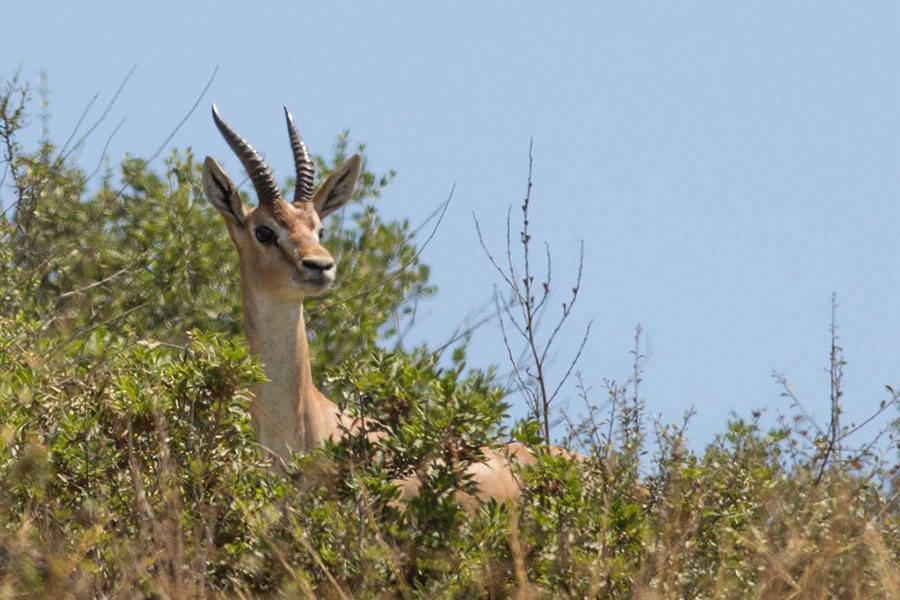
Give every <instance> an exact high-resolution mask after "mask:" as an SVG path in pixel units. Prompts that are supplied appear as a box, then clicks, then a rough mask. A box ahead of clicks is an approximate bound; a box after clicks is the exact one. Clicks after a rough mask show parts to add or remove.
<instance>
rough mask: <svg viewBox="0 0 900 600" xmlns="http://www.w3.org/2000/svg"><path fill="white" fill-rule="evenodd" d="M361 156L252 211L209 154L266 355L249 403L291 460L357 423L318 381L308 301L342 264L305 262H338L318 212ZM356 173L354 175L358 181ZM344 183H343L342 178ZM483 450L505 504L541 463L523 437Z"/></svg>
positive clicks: (409, 485) (251, 332)
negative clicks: (306, 195)
mask: <svg viewBox="0 0 900 600" xmlns="http://www.w3.org/2000/svg"><path fill="white" fill-rule="evenodd" d="M359 162H360V161H359V157H358V156H354V157H352V158H351V159H350V160H348V161H347V163H345V164H344V165H343V166H342V167H341V168H339V169H338V170H337V171H336V172H335V173H334V174H333V175H332V176H331V177H330V178H329V179H328V180H327V181H326V182H325V183H323V184H322V186H321V187H320V188H319V190H318V191H317V192H316V194H315V195H314V196H313V200H312V201H311V202H298V203H294V204H292V203H288V202H286V201H285V200H283V199H281V198H279V199H278V200H276V201H275V202H274V203H273V204H262V205H260V206H258V207H256V208H255V209H252V210H250V209H247V208H246V207H244V206H243V205H242V204H241V203H240V198H239V196H238V194H237V191H236V188H235V187H234V184H233V183H232V182H231V180H230V178H229V177H228V175H226V174H225V172H224V171H223V170H222V168H221V167H220V166H219V165H218V163H216V162H215V161H214V160H213V159H212V158H209V157H207V159H206V161H205V163H204V165H203V181H204V189H205V191H206V194H207V197H208V198H209V200H210V202H211V203H212V204H213V205H214V206H215V207H216V208H217V209H218V210H219V212H220V213H222V215H223V216H224V217H225V222H226V225H227V226H228V231H229V233H230V234H231V238H232V240H233V241H234V244H235V246H236V248H237V250H238V255H239V257H240V272H241V283H242V297H243V302H244V326H245V329H246V333H247V339H248V341H249V343H250V349H251V351H252V352H253V353H254V354H256V355H258V356H259V358H260V361H261V363H262V365H263V369H264V371H265V373H266V376H267V378H268V381H266V382H264V383H260V384H258V385H257V386H256V387H255V389H254V399H253V400H252V402H251V404H250V414H251V418H252V421H253V426H254V428H255V429H256V431H257V434H258V436H259V443H260V444H261V445H262V446H263V447H264V448H266V449H267V450H268V451H270V452H271V453H273V454H274V455H275V456H277V457H280V458H281V459H287V458H288V457H289V455H290V451H294V452H308V451H310V450H313V449H315V448H317V447H319V446H320V445H321V444H322V443H323V442H324V441H325V440H327V439H335V438H337V437H338V436H339V435H341V431H342V428H341V426H340V425H341V424H343V425H344V427H347V428H349V429H350V430H353V428H354V424H353V423H352V422H351V418H350V417H349V416H348V415H346V414H343V413H342V412H341V411H340V409H339V408H338V406H337V405H336V404H334V403H333V402H331V401H330V400H329V399H328V398H326V397H325V395H324V394H322V392H321V391H319V390H318V388H316V386H315V384H314V383H313V380H312V372H311V369H310V360H309V345H308V343H307V337H306V323H305V320H304V316H303V299H304V298H305V297H307V296H313V295H318V294H320V293H322V292H324V291H325V290H326V289H327V288H328V287H329V286H330V285H331V282H332V281H333V277H334V267H332V268H331V269H330V277H326V276H324V275H322V276H321V277H320V276H319V275H321V274H319V275H317V274H316V273H314V272H311V271H310V270H309V269H306V268H304V266H303V264H302V261H304V260H309V259H319V260H321V261H326V262H328V261H330V262H331V263H333V262H334V261H333V259H332V257H331V255H330V254H329V252H328V250H326V249H325V248H324V247H323V246H322V245H321V243H320V242H319V237H318V229H319V228H320V227H321V223H320V216H319V212H318V210H321V209H322V207H323V206H326V204H327V207H326V208H325V209H324V212H325V213H326V214H327V213H328V212H331V211H333V210H335V208H336V206H340V205H341V204H343V203H345V202H346V201H347V200H349V198H350V195H351V194H352V191H353V187H354V185H355V181H356V178H357V176H358V174H359V168H360V165H359ZM348 176H349V177H352V180H351V181H350V183H349V184H347V183H346V182H347V180H348ZM336 181H340V182H341V183H340V185H335V182H336ZM335 190H337V191H335ZM326 196H327V198H326ZM260 226H265V227H268V228H269V229H271V230H272V231H273V232H275V233H276V234H277V236H278V242H277V244H272V245H266V244H263V243H260V242H259V241H258V240H257V239H256V237H255V234H254V232H255V230H256V228H258V227H260ZM552 451H553V452H564V451H562V450H559V449H554V450H552ZM483 453H484V460H483V462H480V463H477V464H474V465H472V466H471V467H470V472H471V473H472V474H473V475H474V481H475V482H476V484H477V487H478V494H477V497H478V499H479V500H481V501H484V500H486V499H488V498H494V499H496V500H498V501H501V502H502V501H504V500H506V499H508V498H515V497H518V496H519V494H520V493H521V485H520V482H519V481H518V479H517V478H516V469H515V468H513V466H512V461H518V462H519V463H522V464H532V463H533V462H534V461H535V457H534V455H532V453H531V452H530V451H529V450H528V449H527V448H525V447H524V446H522V445H521V444H507V445H505V446H501V447H498V448H485V449H484V450H483ZM400 486H401V492H402V495H403V497H406V498H409V497H410V496H411V495H413V494H415V493H416V490H417V489H418V487H419V485H418V482H417V481H416V480H415V479H408V480H405V481H402V482H400ZM459 500H460V502H461V503H462V504H463V505H464V506H465V507H466V508H467V509H469V510H472V509H474V508H475V507H476V506H477V505H478V502H477V501H476V500H475V499H474V498H471V497H469V496H463V497H460V498H459Z"/></svg>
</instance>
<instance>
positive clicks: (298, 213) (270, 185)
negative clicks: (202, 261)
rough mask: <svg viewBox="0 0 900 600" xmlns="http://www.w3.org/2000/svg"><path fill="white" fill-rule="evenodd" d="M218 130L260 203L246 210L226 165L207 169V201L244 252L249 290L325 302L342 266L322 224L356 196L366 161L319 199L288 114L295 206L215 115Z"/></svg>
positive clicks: (346, 167)
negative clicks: (338, 265) (325, 239)
mask: <svg viewBox="0 0 900 600" xmlns="http://www.w3.org/2000/svg"><path fill="white" fill-rule="evenodd" d="M212 113H213V120H214V121H215V122H216V126H217V127H218V128H219V131H221V132H222V135H223V136H224V138H225V141H226V142H228V145H229V146H231V149H232V150H234V152H235V154H237V156H238V158H239V159H240V160H241V163H242V164H243V165H244V169H246V171H247V174H248V175H249V176H250V181H251V182H252V183H253V187H254V189H255V190H256V196H257V198H258V203H257V205H256V207H255V208H247V207H245V206H244V204H243V202H242V201H241V197H240V194H238V190H237V186H235V185H234V183H233V182H232V181H231V178H230V177H228V175H227V174H226V173H225V171H224V170H223V169H222V167H221V166H219V163H217V162H216V161H215V160H213V159H212V158H211V157H209V156H207V157H206V160H205V161H204V163H203V189H204V191H205V192H206V197H207V198H208V199H209V201H210V202H211V203H212V205H213V206H215V207H216V209H218V211H219V212H220V213H221V214H222V216H223V217H224V218H225V224H226V225H227V227H228V233H229V234H230V235H231V239H232V240H233V241H234V244H235V246H237V250H238V254H239V256H240V264H241V276H242V278H243V280H244V285H245V286H246V285H249V286H251V287H252V288H253V289H254V290H255V291H256V292H260V293H264V294H266V295H269V296H272V297H275V298H279V299H282V300H299V299H302V298H304V297H305V296H315V295H318V294H321V293H322V292H324V291H325V290H326V289H328V287H329V286H331V284H332V283H333V282H334V276H335V262H334V258H332V256H331V254H330V253H329V252H328V250H326V249H325V247H324V246H322V243H321V234H322V219H324V218H325V217H326V216H328V215H329V214H330V213H332V212H334V211H335V210H337V209H338V208H340V207H341V206H343V205H344V204H345V203H346V202H347V201H348V200H349V199H350V197H351V196H352V195H353V189H354V188H355V187H356V180H357V178H358V177H359V171H360V158H359V155H354V156H352V157H351V158H350V159H349V160H347V161H346V162H345V163H344V164H343V165H341V166H340V167H339V168H338V169H337V170H336V171H335V172H334V173H333V174H332V175H331V176H330V177H329V178H328V179H327V180H326V181H325V182H324V183H323V184H322V185H321V186H319V189H318V190H315V191H314V187H313V185H314V179H315V166H314V165H313V161H312V159H311V158H310V156H309V151H308V150H307V148H306V144H305V143H304V142H303V139H302V138H301V137H300V134H299V133H298V132H297V129H296V127H295V126H294V119H293V117H292V116H291V113H290V112H289V111H288V109H287V108H285V109H284V114H285V118H286V119H287V127H288V135H289V136H290V140H291V149H292V150H293V153H294V165H295V167H296V172H297V185H296V191H295V193H294V200H293V202H288V201H287V200H285V199H284V198H282V197H281V192H280V190H279V187H278V183H277V182H276V181H275V177H274V176H273V175H272V171H271V169H269V167H268V165H266V163H265V161H263V159H262V157H261V156H260V155H259V153H257V152H256V150H254V149H253V146H251V145H250V144H249V143H247V141H246V140H245V139H244V138H242V137H241V136H239V135H238V134H237V133H236V132H235V131H234V130H233V129H232V128H231V127H229V126H228V124H227V123H225V121H223V120H222V118H221V117H220V116H219V112H218V111H217V110H216V106H215V104H214V105H213V108H212Z"/></svg>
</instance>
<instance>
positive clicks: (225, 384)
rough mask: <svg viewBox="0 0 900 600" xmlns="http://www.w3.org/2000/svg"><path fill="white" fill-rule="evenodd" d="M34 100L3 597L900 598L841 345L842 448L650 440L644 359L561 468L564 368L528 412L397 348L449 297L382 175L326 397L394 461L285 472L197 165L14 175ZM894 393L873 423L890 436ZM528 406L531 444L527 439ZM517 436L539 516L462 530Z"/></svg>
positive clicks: (882, 470) (20, 119) (5, 397)
mask: <svg viewBox="0 0 900 600" xmlns="http://www.w3.org/2000/svg"><path fill="white" fill-rule="evenodd" d="M37 100H40V98H37V99H36V98H33V94H32V92H31V91H29V89H28V87H27V86H25V85H24V84H23V83H22V82H21V81H19V80H18V79H17V78H12V79H11V80H9V81H6V82H4V83H3V84H2V89H0V146H2V155H3V158H2V163H0V169H2V173H3V175H2V183H0V185H2V193H0V198H2V200H3V208H4V209H5V212H4V216H3V217H2V218H0V596H2V597H4V598H6V597H8V598H18V597H34V598H63V597H71V598H89V597H106V598H134V597H151V598H192V597H197V598H204V597H210V598H214V597H246V598H250V597H270V596H279V597H308V598H315V597H329V598H350V597H354V598H355V597H360V598H365V597H385V598H388V597H404V598H406V597H409V598H413V597H424V596H427V597H448V598H449V597H453V598H471V597H485V598H502V597H517V598H538V597H569V598H582V597H597V598H629V597H639V598H656V597H659V598H688V597H691V598H693V597H728V598H732V597H748V598H789V597H798V598H800V597H802V598H822V597H826V596H834V597H841V598H889V597H896V596H895V594H896V592H897V590H898V589H900V569H898V559H900V518H898V517H900V514H898V509H900V504H898V498H897V485H896V484H897V470H896V467H895V466H894V465H893V464H891V463H892V459H893V457H892V456H879V452H880V451H881V450H883V449H884V448H885V447H887V446H886V444H885V443H884V438H886V437H891V436H896V434H897V433H898V425H897V423H896V422H895V423H894V424H893V425H892V426H891V428H889V429H888V430H887V431H874V430H873V431H866V430H863V432H862V433H864V434H865V436H864V437H866V439H867V440H868V442H864V443H856V446H857V447H855V448H849V447H848V446H847V441H846V440H847V438H848V435H849V434H850V433H851V431H850V430H849V429H848V428H846V427H842V426H841V424H840V396H841V390H840V375H841V368H842V365H843V359H842V358H841V354H840V348H839V346H838V345H837V340H836V338H835V345H834V348H833V349H832V353H831V364H832V398H831V399H830V400H831V402H832V407H833V411H832V419H831V423H829V424H825V425H823V426H821V427H819V426H818V425H816V424H815V423H814V422H813V421H811V420H810V419H808V418H806V417H804V413H803V412H802V411H801V410H800V409H799V407H798V412H797V418H796V419H795V420H793V421H790V422H785V423H783V424H781V426H779V427H777V428H775V429H771V430H769V429H765V428H763V427H762V426H761V424H760V420H759V416H758V415H749V416H747V417H746V418H740V417H735V419H734V421H733V422H732V423H730V424H729V425H728V428H727V430H726V431H725V432H724V433H723V434H721V435H720V436H718V437H717V438H716V440H715V441H714V442H713V443H711V444H709V445H708V446H707V447H706V448H705V449H703V451H701V452H697V451H695V450H693V449H692V447H691V445H690V444H688V441H687V440H686V439H685V430H686V429H685V427H684V424H680V425H661V424H655V425H652V426H648V423H647V419H646V418H645V416H644V414H643V412H644V411H643V403H642V400H641V397H640V394H639V393H638V388H637V384H638V383H639V381H640V377H641V368H642V366H641V362H640V356H639V353H638V352H637V350H635V359H636V360H635V370H634V374H633V376H632V378H631V380H630V381H629V382H628V384H627V385H624V386H619V387H616V386H610V389H609V390H608V397H606V398H604V399H603V402H602V403H598V402H596V401H594V402H590V401H591V400H592V398H590V397H589V396H590V395H589V394H588V393H587V392H585V396H586V399H587V400H588V401H589V403H590V404H591V406H592V408H590V409H589V410H588V414H587V417H585V418H584V419H582V420H579V421H571V422H570V427H569V435H568V436H567V437H566V440H567V443H569V444H572V445H573V446H575V447H576V448H577V449H578V450H579V451H580V452H583V453H584V454H585V455H586V456H587V460H586V461H584V462H572V461H570V460H568V459H566V458H565V457H559V456H551V455H549V454H548V453H546V452H544V451H543V448H545V446H544V445H543V444H544V442H545V441H546V438H547V436H548V433H549V426H545V423H546V422H547V412H548V411H549V410H552V409H553V406H552V402H551V401H552V398H550V397H548V395H547V392H546V391H545V392H542V391H541V390H542V389H544V390H546V389H551V390H552V389H554V388H555V387H556V386H555V382H547V381H544V380H543V378H544V377H545V374H544V372H543V371H542V365H541V364H537V362H538V361H539V360H540V359H541V356H543V355H542V353H540V352H535V353H533V355H532V359H533V360H532V361H531V362H529V361H528V359H527V355H526V359H525V361H524V362H523V363H521V364H517V365H516V366H517V367H518V369H520V372H519V376H518V377H516V378H514V381H516V382H517V384H518V386H517V387H518V388H519V389H517V390H513V391H514V392H515V393H512V394H510V393H509V390H505V389H503V388H502V386H501V385H500V381H499V380H498V378H497V377H496V375H495V373H494V372H493V370H490V369H488V370H479V369H471V368H468V367H467V366H466V363H465V343H466V338H465V337H463V338H462V339H460V340H458V341H457V342H456V345H455V346H453V351H452V353H451V355H449V356H448V355H446V354H447V353H445V352H442V351H439V350H432V349H429V348H426V347H421V348H414V349H409V348H404V347H403V346H402V345H401V344H400V343H399V342H398V340H399V339H401V338H400V336H398V333H399V332H400V331H401V330H402V329H403V328H404V327H407V326H409V324H410V323H411V322H412V319H411V317H412V315H414V311H415V307H416V304H417V303H418V302H419V301H421V300H423V299H425V298H427V297H428V296H430V295H432V294H433V293H434V291H435V290H434V288H433V287H432V286H431V285H430V284H429V272H428V268H427V266H426V265H424V264H422V263H421V262H420V260H419V255H418V251H417V245H416V244H417V242H416V237H415V234H416V231H415V230H414V229H413V228H411V227H410V225H409V224H408V223H406V222H386V221H384V220H383V219H382V218H381V217H380V216H379V214H378V211H377V209H376V208H375V204H374V201H375V200H376V199H377V198H378V197H379V196H380V195H381V193H382V192H383V190H384V189H385V187H386V186H387V185H388V184H389V183H390V180H391V177H392V174H390V173H388V174H385V175H380V176H379V175H376V174H373V173H371V172H369V171H368V170H365V172H364V176H363V180H362V185H361V187H360V189H359V190H358V198H357V202H356V203H355V204H353V205H352V206H351V207H349V208H347V209H345V211H344V214H343V215H342V216H340V217H339V218H332V219H331V220H330V221H329V223H328V233H327V240H328V241H327V244H328V245H329V247H330V248H331V249H332V251H333V252H334V254H335V255H336V256H337V257H338V258H339V261H340V263H341V277H340V278H339V284H338V285H337V286H336V288H335V289H334V290H332V291H331V292H330V293H329V294H328V295H327V296H325V297H324V298H322V299H319V300H314V301H310V302H309V305H308V309H309V310H308V314H309V319H310V321H311V322H310V324H309V330H310V331H311V332H312V333H313V335H314V337H313V339H312V353H313V357H314V372H315V373H316V377H317V379H318V380H319V381H321V382H323V384H324V385H325V386H326V387H327V390H328V393H329V395H330V396H331V397H332V398H333V399H335V400H338V401H340V402H341V403H342V404H343V405H344V406H346V407H347V409H348V410H352V411H358V412H360V413H362V414H365V415H367V416H371V417H373V418H374V420H373V421H372V422H373V425H372V427H377V428H379V429H382V430H384V431H386V432H387V434H388V435H387V436H385V437H383V438H381V439H379V441H377V442H373V441H369V440H368V439H367V438H366V437H365V436H364V435H358V436H351V437H349V438H348V439H347V440H345V441H344V442H342V443H341V444H337V445H333V446H331V447H328V448H323V449H322V450H321V451H317V452H314V453H312V454H310V455H303V456H297V457H295V460H294V462H293V463H292V464H291V465H290V469H289V472H287V473H284V472H278V473H276V472H273V471H272V470H271V469H269V466H268V465H267V462H266V458H265V457H264V456H263V455H262V454H261V453H260V452H259V450H258V448H257V447H256V445H255V439H254V434H253V430H252V427H251V426H250V422H249V417H248V413H247V402H248V396H249V386H250V384H252V383H253V382H254V381H258V380H259V379H260V378H261V377H262V372H261V370H260V368H259V365H258V364H257V363H256V362H255V360H254V359H253V357H251V356H249V355H248V351H247V349H246V345H245V343H244V340H243V337H242V335H241V333H240V323H241V318H240V315H241V307H240V299H239V294H238V289H237V285H238V282H239V278H238V274H237V272H236V270H237V261H236V257H235V256H234V254H233V250H231V248H232V246H231V242H230V240H228V238H227V234H226V231H225V227H224V226H223V224H222V223H221V222H220V217H219V216H218V215H217V214H215V211H213V210H212V209H211V207H209V205H208V203H207V202H206V201H205V200H204V198H203V195H202V190H201V186H200V178H199V168H198V164H197V162H196V160H195V157H194V156H193V154H192V153H191V151H190V150H184V151H173V152H172V153H171V154H170V155H169V157H168V159H167V160H166V162H165V166H164V167H163V168H159V169H157V168H151V167H150V166H149V165H148V164H147V162H146V161H144V160H141V159H139V158H126V159H125V160H123V161H122V162H121V164H118V165H116V166H115V167H113V168H110V169H108V170H106V171H103V172H100V173H99V174H92V173H87V172H85V171H84V170H82V169H81V168H79V167H78V166H77V165H76V164H75V163H74V162H73V161H72V160H71V157H72V156H73V152H72V151H73V148H77V146H78V144H79V139H78V137H77V136H74V137H73V140H70V141H69V142H68V143H66V144H63V145H61V146H60V145H57V144H56V143H54V142H53V141H52V140H50V139H47V135H40V136H39V137H40V139H39V142H38V144H37V146H36V147H35V148H25V147H23V146H22V144H21V142H20V140H21V138H22V133H23V132H24V131H28V128H35V127H37V126H38V125H36V124H38V123H40V116H41V115H40V113H39V112H38V114H35V113H34V112H33V111H35V106H36V105H37ZM44 110H46V109H44ZM32 131H33V129H32ZM348 147H349V142H348V141H347V138H346V136H342V137H341V138H340V139H339V140H338V142H337V144H336V146H335V150H334V152H333V154H332V156H330V157H328V158H327V159H319V166H320V171H321V172H323V173H325V174H327V173H328V172H329V170H330V169H331V168H332V167H334V166H335V165H337V164H340V162H341V161H342V160H343V158H344V155H345V153H346V152H347V150H348ZM360 150H361V151H363V152H364V150H365V149H364V148H362V147H360ZM288 183H289V182H288ZM525 208H526V216H527V205H526V207H525ZM528 241H529V237H528V235H527V232H526V234H523V236H522V242H523V246H522V248H521V249H520V250H521V251H523V252H528ZM511 268H512V267H511ZM519 275H521V273H519ZM529 277H532V275H528V276H526V277H525V278H524V280H523V279H521V278H520V279H518V280H517V279H516V277H511V278H510V279H508V280H507V282H508V283H509V285H510V286H511V288H513V289H511V292H512V293H511V295H510V296H509V298H510V300H509V304H506V303H503V304H502V306H498V308H499V310H500V311H501V314H504V315H506V317H505V318H507V323H511V321H509V319H516V318H518V317H519V315H524V318H525V320H524V321H522V323H523V327H524V329H523V332H524V333H523V334H524V335H525V336H528V335H530V334H532V333H533V332H529V331H528V326H529V324H530V321H529V319H530V316H529V315H531V313H529V312H528V311H531V310H535V312H534V315H533V316H539V314H542V313H541V312H540V311H541V306H540V302H542V300H541V298H543V294H545V293H546V292H548V290H549V287H548V288H542V286H541V281H540V279H539V278H538V279H529ZM518 281H524V284H525V285H524V287H521V286H519V284H518ZM576 288H577V286H576ZM534 290H537V291H536V292H535V291H534ZM576 295H577V292H576ZM572 300H574V298H573V299H572ZM435 301H437V302H440V300H439V299H437V300H435ZM529 303H531V305H530V306H529ZM568 306H569V307H571V303H570V304H569V305H568ZM523 311H524V312H523ZM562 318H563V319H564V318H565V317H564V316H563V317H562ZM510 327H511V329H510V331H511V339H509V340H507V343H508V344H512V345H514V344H515V343H516V340H515V339H512V336H513V334H514V333H515V331H517V328H518V325H516V324H515V323H512V324H511V325H510ZM550 329H551V330H552V327H551V328H550ZM321 332H328V333H327V334H321ZM316 333H319V334H320V335H315V334H316ZM533 341H534V340H533ZM536 342H537V343H541V341H540V340H536ZM543 343H544V344H547V343H552V340H547V339H545V340H544V342H543ZM575 350H577V349H575ZM573 354H574V353H573ZM544 355H545V354H544ZM886 394H887V395H886V397H885V400H884V402H883V404H882V406H881V407H880V408H878V407H873V410H880V411H894V410H895V409H896V406H897V403H898V396H897V393H896V392H894V390H892V389H891V388H888V389H887V392H886ZM520 396H521V397H522V398H525V401H527V402H528V404H529V406H531V407H532V408H533V410H532V413H533V416H534V417H535V418H533V419H530V420H524V421H521V422H518V423H516V424H515V425H514V426H512V427H511V428H507V421H506V419H505V416H504V413H505V412H506V409H507V408H508V407H507V404H506V402H510V401H520V400H516V398H519V397H520ZM542 411H543V412H542ZM650 433H652V435H648V434H650ZM511 436H512V437H514V438H516V439H519V440H521V441H523V442H524V443H526V444H528V445H529V446H530V447H532V448H533V449H534V451H535V452H536V453H537V455H538V456H539V457H540V460H539V462H538V464H537V465H536V466H534V467H529V468H527V469H523V470H522V472H521V473H520V476H521V478H522V480H523V482H524V488H525V493H524V495H523V498H522V500H521V502H519V503H518V504H517V505H497V504H496V503H489V504H487V505H486V506H484V507H483V509H482V510H481V511H480V512H478V513H477V514H474V515H466V514H465V513H464V512H463V511H462V510H461V509H460V508H459V506H458V505H457V504H456V503H455V502H454V492H455V491H456V490H460V489H466V488H468V487H469V486H471V483H470V482H468V481H467V480H466V479H465V477H464V475H463V473H464V471H465V467H466V465H468V464H470V463H471V461H473V460H477V458H478V448H479V447H480V446H482V445H485V444H490V443H494V442H495V441H503V440H507V439H509V438H510V437H511ZM859 438H860V432H856V437H855V438H854V439H857V440H858V439H859ZM891 439H895V437H894V438H891ZM410 473H417V474H418V475H419V476H420V477H421V479H422V480H423V488H422V493H421V495H420V496H419V497H418V498H417V499H416V500H414V501H412V502H410V503H409V504H406V505H404V504H401V503H397V502H396V501H395V498H396V495H397V491H396V489H395V486H394V485H393V484H392V483H391V482H392V481H394V480H396V478H398V477H403V476H405V475H408V474H410ZM637 480H640V481H641V482H642V484H643V487H642V486H635V481H637ZM891 590H893V592H892V591H891Z"/></svg>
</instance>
